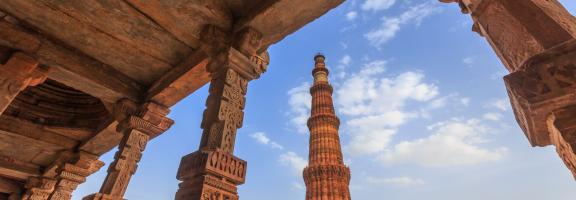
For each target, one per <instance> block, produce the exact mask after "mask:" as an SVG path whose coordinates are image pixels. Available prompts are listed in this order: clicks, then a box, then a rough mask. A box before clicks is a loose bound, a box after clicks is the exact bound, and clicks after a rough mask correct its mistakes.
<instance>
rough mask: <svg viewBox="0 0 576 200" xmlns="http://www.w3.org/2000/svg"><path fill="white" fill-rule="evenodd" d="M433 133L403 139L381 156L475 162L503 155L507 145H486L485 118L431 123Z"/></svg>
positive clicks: (438, 163) (437, 163)
mask: <svg viewBox="0 0 576 200" xmlns="http://www.w3.org/2000/svg"><path fill="white" fill-rule="evenodd" d="M428 129H429V130H430V131H432V132H433V134H432V135H430V136H428V137H425V138H420V139H416V140H412V141H403V142H400V143H398V144H396V145H394V147H393V148H391V149H390V150H388V151H386V153H384V154H382V155H381V156H380V157H379V160H380V161H382V163H384V164H386V165H394V164H416V165H421V166H429V167H446V166H462V165H475V164H479V163H484V162H493V161H498V160H500V159H502V158H503V157H504V155H505V153H506V151H507V149H506V148H503V147H500V148H493V149H490V148H485V147H482V145H481V144H483V143H485V142H486V141H487V139H486V137H485V136H486V135H487V134H488V133H489V130H490V129H489V127H487V126H486V125H484V124H483V123H482V122H481V120H477V119H469V120H466V121H462V120H456V119H454V120H449V121H445V122H440V123H437V124H434V125H432V126H430V127H428Z"/></svg>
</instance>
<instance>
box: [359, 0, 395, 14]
mask: <svg viewBox="0 0 576 200" xmlns="http://www.w3.org/2000/svg"><path fill="white" fill-rule="evenodd" d="M395 3H396V0H366V1H365V2H364V3H363V4H362V10H372V11H379V10H386V9H388V8H390V7H392V6H393V5H394V4H395Z"/></svg>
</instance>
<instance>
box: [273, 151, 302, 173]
mask: <svg viewBox="0 0 576 200" xmlns="http://www.w3.org/2000/svg"><path fill="white" fill-rule="evenodd" d="M279 161H280V163H281V164H283V165H286V166H289V167H290V168H292V171H293V172H294V173H296V174H302V171H303V170H304V168H305V167H306V165H308V161H307V160H306V159H304V158H302V157H300V156H299V155H298V154H296V153H294V152H292V151H289V152H286V153H283V154H282V155H280V159H279Z"/></svg>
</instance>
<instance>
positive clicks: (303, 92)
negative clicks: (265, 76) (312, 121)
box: [288, 82, 312, 134]
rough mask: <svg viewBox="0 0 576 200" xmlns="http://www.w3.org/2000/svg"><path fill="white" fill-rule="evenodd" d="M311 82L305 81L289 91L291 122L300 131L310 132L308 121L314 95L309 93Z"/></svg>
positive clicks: (303, 132)
mask: <svg viewBox="0 0 576 200" xmlns="http://www.w3.org/2000/svg"><path fill="white" fill-rule="evenodd" d="M309 90H310V83H308V82H305V83H302V84H301V85H299V86H298V87H295V88H292V89H290V90H289V91H288V96H289V99H288V104H289V105H290V117H291V118H292V119H290V123H291V124H292V125H294V126H295V127H296V131H297V132H298V133H302V134H306V133H308V128H307V126H306V122H307V120H308V117H309V115H310V108H311V107H312V97H311V96H310V93H309Z"/></svg>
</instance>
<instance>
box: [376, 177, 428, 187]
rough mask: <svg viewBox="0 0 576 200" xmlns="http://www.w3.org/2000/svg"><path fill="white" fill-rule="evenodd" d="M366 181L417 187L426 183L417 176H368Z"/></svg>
mask: <svg viewBox="0 0 576 200" xmlns="http://www.w3.org/2000/svg"><path fill="white" fill-rule="evenodd" d="M366 182H368V183H369V184H373V185H389V186H395V187H417V186H422V185H425V184H426V181H424V180H422V179H419V178H412V177H407V176H401V177H394V178H376V177H372V176H368V177H367V178H366Z"/></svg>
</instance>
